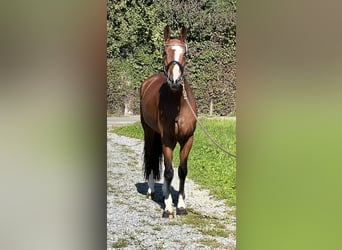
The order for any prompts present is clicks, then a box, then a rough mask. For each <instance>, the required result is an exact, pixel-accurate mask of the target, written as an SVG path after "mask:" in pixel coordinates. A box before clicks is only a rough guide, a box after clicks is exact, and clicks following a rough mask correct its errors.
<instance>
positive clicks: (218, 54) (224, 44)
mask: <svg viewBox="0 0 342 250" xmlns="http://www.w3.org/2000/svg"><path fill="white" fill-rule="evenodd" d="M235 23H236V1H235V0H231V1H225V0H207V1H195V0H189V1H180V0H155V1H152V0H150V1H147V0H116V1H113V0H108V13H107V29H108V39H107V58H108V62H110V63H108V85H107V91H108V95H107V96H108V98H109V99H108V112H118V110H122V108H121V109H118V108H117V105H119V103H122V102H124V100H123V99H125V98H126V99H127V96H130V98H133V99H134V100H135V101H134V105H133V106H134V107H133V109H134V111H137V110H138V109H137V107H138V104H139V98H138V92H137V89H138V87H139V86H140V84H141V82H142V81H143V80H144V79H145V78H146V77H148V76H149V75H151V74H153V73H156V72H158V71H159V70H161V69H162V53H161V51H162V47H163V29H164V27H165V26H166V24H168V25H170V26H171V28H173V29H174V30H175V31H177V29H179V28H180V27H181V26H183V25H184V26H185V27H187V28H188V38H187V41H188V47H189V58H188V61H187V72H188V78H189V80H190V82H191V83H192V86H193V88H194V91H195V96H196V99H197V103H198V106H199V111H200V112H201V113H207V112H208V111H209V103H210V100H214V111H215V113H216V114H221V115H226V114H228V113H231V112H234V111H235V92H236V85H235V78H236V77H235V75H236V59H235V56H236V52H235V47H236V24H235ZM127 82H129V84H128V83H127ZM114 85H115V87H114ZM119 86H125V87H124V88H122V87H119ZM120 88H121V91H118V90H119V89H120ZM128 99H129V98H128ZM118 100H120V101H118Z"/></svg>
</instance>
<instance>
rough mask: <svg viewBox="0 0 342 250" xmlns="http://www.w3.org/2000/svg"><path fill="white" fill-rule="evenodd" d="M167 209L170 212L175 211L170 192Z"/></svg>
mask: <svg viewBox="0 0 342 250" xmlns="http://www.w3.org/2000/svg"><path fill="white" fill-rule="evenodd" d="M164 202H165V211H169V212H170V213H172V212H173V207H172V196H171V194H169V197H168V198H165V200H164Z"/></svg>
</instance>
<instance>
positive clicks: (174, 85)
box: [163, 26, 187, 91]
mask: <svg viewBox="0 0 342 250" xmlns="http://www.w3.org/2000/svg"><path fill="white" fill-rule="evenodd" d="M185 40H186V29H185V28H184V27H182V30H181V33H180V34H179V36H178V37H171V30H170V27H169V26H166V27H165V29H164V53H163V65H164V73H165V75H166V78H167V83H168V85H169V86H170V88H171V90H173V91H177V90H180V89H181V86H182V84H183V75H184V68H185V59H186V54H187V45H186V43H185Z"/></svg>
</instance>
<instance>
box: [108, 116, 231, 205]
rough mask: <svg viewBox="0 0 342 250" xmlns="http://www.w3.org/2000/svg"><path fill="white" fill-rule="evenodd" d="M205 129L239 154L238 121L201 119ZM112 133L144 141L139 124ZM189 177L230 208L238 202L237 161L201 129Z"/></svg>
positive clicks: (176, 160)
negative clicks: (237, 139)
mask: <svg viewBox="0 0 342 250" xmlns="http://www.w3.org/2000/svg"><path fill="white" fill-rule="evenodd" d="M201 121H202V123H203V125H204V127H205V128H206V129H207V130H208V131H209V133H210V134H211V135H212V136H213V137H214V138H215V139H216V140H217V142H218V143H219V144H221V145H222V146H223V147H224V148H226V149H228V150H229V151H231V152H233V153H235V152H236V136H235V121H231V120H223V119H201ZM113 132H115V133H117V134H120V135H125V136H129V137H133V138H139V139H142V138H143V130H142V128H141V125H140V122H137V123H134V124H132V125H128V126H125V127H120V128H116V129H114V130H113ZM174 152H175V153H174V166H178V163H179V154H178V152H179V147H178V146H177V147H176V149H175V151H174ZM188 168H189V171H188V175H189V177H190V178H191V179H193V180H194V181H195V182H196V183H198V184H199V185H200V186H202V187H203V188H208V189H209V190H210V191H211V193H212V194H213V195H214V196H216V197H217V198H220V199H224V200H226V202H227V204H228V205H235V203H236V191H235V188H236V184H235V183H236V182H235V181H236V161H235V159H233V158H231V157H230V156H228V155H227V154H225V153H223V152H222V151H221V150H220V149H218V148H217V147H216V146H214V145H213V144H212V142H211V141H210V140H209V139H208V138H207V136H206V135H205V134H204V132H203V131H202V130H201V128H200V127H199V126H197V129H196V131H195V140H194V144H193V147H192V150H191V153H190V157H189V161H188Z"/></svg>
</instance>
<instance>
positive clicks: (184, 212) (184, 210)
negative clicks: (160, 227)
mask: <svg viewBox="0 0 342 250" xmlns="http://www.w3.org/2000/svg"><path fill="white" fill-rule="evenodd" d="M176 214H177V215H187V214H188V211H186V209H185V208H182V207H181V208H177V210H176Z"/></svg>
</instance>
